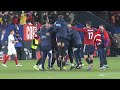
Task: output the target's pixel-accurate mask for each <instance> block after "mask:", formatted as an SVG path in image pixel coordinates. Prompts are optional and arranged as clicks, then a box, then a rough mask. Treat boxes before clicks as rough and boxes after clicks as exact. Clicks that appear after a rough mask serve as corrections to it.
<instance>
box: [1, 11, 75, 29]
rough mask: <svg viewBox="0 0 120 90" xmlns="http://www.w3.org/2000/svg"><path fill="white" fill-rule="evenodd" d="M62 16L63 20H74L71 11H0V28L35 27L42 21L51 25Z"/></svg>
mask: <svg viewBox="0 0 120 90" xmlns="http://www.w3.org/2000/svg"><path fill="white" fill-rule="evenodd" d="M59 14H63V15H64V18H65V20H69V19H71V20H72V21H73V20H74V13H73V12H72V11H0V28H4V29H6V28H7V27H8V25H10V24H13V25H16V26H17V25H25V24H30V25H37V26H38V28H39V27H40V23H41V22H42V21H43V20H48V21H49V22H51V23H52V24H53V23H54V22H55V21H56V19H57V16H58V15H59Z"/></svg>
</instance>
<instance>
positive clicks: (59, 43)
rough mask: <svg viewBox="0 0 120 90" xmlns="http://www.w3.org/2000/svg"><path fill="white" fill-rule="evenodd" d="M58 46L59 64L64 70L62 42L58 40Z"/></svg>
mask: <svg viewBox="0 0 120 90" xmlns="http://www.w3.org/2000/svg"><path fill="white" fill-rule="evenodd" d="M57 46H58V52H57V54H58V66H59V67H60V70H62V55H61V53H62V44H61V42H57Z"/></svg>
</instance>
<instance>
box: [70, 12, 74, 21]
mask: <svg viewBox="0 0 120 90" xmlns="http://www.w3.org/2000/svg"><path fill="white" fill-rule="evenodd" d="M69 18H70V19H71V23H73V21H74V14H73V12H71V13H70V15H69Z"/></svg>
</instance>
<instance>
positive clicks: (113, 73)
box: [99, 72, 120, 77]
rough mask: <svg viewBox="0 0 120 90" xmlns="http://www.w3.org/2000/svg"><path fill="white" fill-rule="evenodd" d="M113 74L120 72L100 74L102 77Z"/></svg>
mask: <svg viewBox="0 0 120 90" xmlns="http://www.w3.org/2000/svg"><path fill="white" fill-rule="evenodd" d="M113 74H116V75H117V74H120V72H110V73H104V74H99V76H100V77H111V76H108V75H113Z"/></svg>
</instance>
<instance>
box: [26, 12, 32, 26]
mask: <svg viewBox="0 0 120 90" xmlns="http://www.w3.org/2000/svg"><path fill="white" fill-rule="evenodd" d="M26 17H27V18H26V23H27V24H32V14H31V13H27V15H26Z"/></svg>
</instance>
